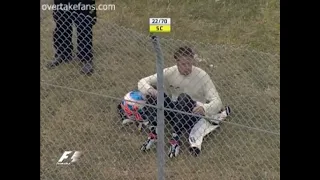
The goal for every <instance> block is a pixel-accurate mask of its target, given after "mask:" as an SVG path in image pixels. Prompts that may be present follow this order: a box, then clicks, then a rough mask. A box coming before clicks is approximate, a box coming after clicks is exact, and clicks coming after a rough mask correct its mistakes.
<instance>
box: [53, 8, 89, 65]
mask: <svg viewBox="0 0 320 180" xmlns="http://www.w3.org/2000/svg"><path fill="white" fill-rule="evenodd" d="M53 19H54V21H55V23H56V27H55V29H54V34H53V45H54V48H55V58H57V59H59V60H66V61H67V60H71V59H72V57H73V56H72V52H73V44H72V27H73V26H72V25H73V23H74V24H75V26H76V29H77V45H78V46H77V51H78V52H77V57H78V58H79V59H80V60H81V61H86V62H90V61H92V58H93V52H92V27H93V19H92V18H91V17H89V16H85V15H83V14H81V13H77V12H75V11H73V12H71V11H64V10H56V11H54V12H53Z"/></svg>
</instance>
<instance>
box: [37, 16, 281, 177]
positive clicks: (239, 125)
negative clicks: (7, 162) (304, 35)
mask: <svg viewBox="0 0 320 180" xmlns="http://www.w3.org/2000/svg"><path fill="white" fill-rule="evenodd" d="M77 21H84V20H83V19H81V18H78V16H76V18H74V19H73V20H72V21H70V22H71V23H70V25H73V23H74V25H75V26H78V27H79V22H77ZM65 23H66V21H63V23H62V26H63V28H60V29H59V32H58V34H59V35H58V36H57V37H55V38H54V37H53V33H52V32H53V30H54V29H55V28H56V25H55V22H54V20H53V18H52V16H46V17H44V18H42V19H41V62H40V64H41V67H40V71H41V86H40V88H41V96H40V99H41V157H40V158H41V178H42V179H50V180H52V179H59V180H62V179H90V180H91V179H157V176H158V174H159V173H158V170H159V169H161V170H164V174H163V176H164V177H165V178H166V179H175V180H178V179H201V180H203V179H219V180H221V179H226V180H230V179H280V117H279V115H280V95H279V84H280V80H279V79H280V77H279V76H280V73H279V71H280V65H279V64H280V62H279V61H280V60H279V56H277V55H271V54H267V53H261V52H254V51H250V50H246V49H238V48H234V47H227V46H218V45H210V44H201V43H197V42H186V41H180V40H174V39H166V38H161V39H160V41H159V42H160V45H159V46H160V47H161V51H162V55H163V56H160V55H159V54H157V53H156V51H155V49H154V46H153V43H152V39H151V38H150V36H148V35H145V34H140V33H137V32H135V31H132V30H130V29H126V28H124V27H121V26H118V25H116V24H113V23H108V21H107V20H103V19H99V23H97V24H96V25H95V26H94V28H93V46H92V54H93V59H91V58H88V59H85V57H86V55H88V54H90V52H89V51H88V49H86V48H82V49H81V48H80V51H82V53H83V54H84V56H81V55H80V56H79V48H78V51H77V48H76V47H77V45H78V46H79V44H80V46H81V45H84V44H85V45H87V44H86V43H87V42H88V39H87V40H83V39H82V38H83V37H81V36H78V41H77V36H74V37H73V38H70V37H69V39H70V41H72V42H73V45H72V46H71V45H70V44H71V43H70V41H69V40H66V36H69V35H68V33H67V28H66V27H65V26H66V24H65ZM80 24H81V23H80ZM86 24H88V23H86ZM68 27H70V26H68ZM84 29H85V28H78V29H77V28H73V29H72V31H69V34H70V33H72V32H73V34H76V33H75V31H77V30H78V32H79V34H80V35H81V34H82V36H84V33H83V32H84ZM56 30H57V29H56ZM61 31H63V32H61ZM86 33H88V32H86ZM85 36H86V37H87V34H86V35H85ZM53 39H55V40H56V41H59V42H60V45H57V44H55V45H54V42H53ZM79 39H80V40H79ZM81 39H82V41H81ZM67 44H69V46H67ZM54 46H55V47H57V46H59V47H61V51H60V54H63V53H66V54H68V53H73V50H74V51H76V52H78V53H75V54H72V56H70V57H71V58H69V59H67V58H66V59H67V61H68V63H64V62H63V60H62V63H61V62H59V63H56V64H55V65H57V66H56V67H55V68H53V67H52V60H53V59H54V57H56V58H59V57H61V56H57V55H55V51H54V48H53V47H54ZM181 46H189V47H191V48H192V49H193V51H194V52H195V53H196V57H195V62H196V63H195V66H197V67H199V68H201V69H203V70H204V71H206V72H207V73H208V74H209V76H210V78H211V79H212V81H213V83H214V86H215V87H216V90H217V91H218V93H219V96H220V98H221V100H222V103H223V104H224V105H229V106H230V107H231V114H230V116H228V117H227V118H226V119H225V120H224V121H223V122H222V123H221V124H220V128H217V129H215V130H214V131H212V132H211V133H209V134H207V135H206V136H205V137H204V139H203V142H202V143H201V153H200V154H199V156H197V157H195V156H194V155H193V154H192V153H190V152H189V146H190V141H191V144H192V139H191V140H189V139H188V138H189V136H188V132H182V134H181V135H180V138H179V141H177V142H181V144H179V145H180V146H179V147H180V151H179V155H178V156H177V157H173V158H169V156H168V152H169V149H170V147H171V146H172V145H173V144H174V141H170V140H172V134H173V132H175V130H174V129H175V128H174V127H173V126H175V125H176V124H175V125H172V123H171V121H169V120H168V113H167V112H169V111H168V109H165V114H164V115H165V117H166V118H165V126H164V127H165V129H164V132H165V137H164V142H165V147H164V149H165V152H164V153H163V154H162V155H163V156H158V157H164V158H165V161H160V162H162V163H165V165H164V169H162V168H161V167H159V161H157V153H156V149H157V148H156V145H154V146H152V147H151V149H150V150H148V151H142V149H141V148H142V147H143V146H142V145H143V143H144V142H145V141H146V140H147V139H148V137H151V136H148V133H149V132H150V131H149V129H148V128H147V127H150V126H151V125H152V124H151V123H149V124H148V125H147V126H146V127H143V128H142V131H138V128H137V126H135V125H133V124H129V125H128V124H126V125H124V124H123V121H122V119H121V117H120V116H119V111H118V106H119V105H120V103H121V102H122V100H123V98H124V96H125V95H126V94H127V93H128V92H130V91H132V90H135V89H137V88H138V82H139V80H141V79H142V78H144V77H147V76H150V75H152V74H155V73H156V62H157V61H156V57H161V59H164V67H165V68H167V67H171V66H174V65H175V64H176V60H175V59H174V53H175V51H176V50H177V49H178V48H179V47H181ZM59 47H57V48H59ZM66 47H72V48H73V49H72V48H71V49H70V48H66ZM84 47H87V46H84ZM68 50H69V51H68ZM80 54H81V52H80ZM88 57H90V56H88ZM81 58H84V59H81ZM69 60H72V61H69ZM79 60H82V63H79V62H81V61H79ZM91 60H92V62H93V69H94V71H93V73H92V74H91V75H86V74H83V73H82V74H81V73H80V72H81V70H83V67H84V66H85V65H86V63H88V62H90V63H91ZM83 62H84V63H83ZM48 63H49V64H48ZM50 63H51V64H50ZM185 66H187V65H186V64H185ZM48 67H51V68H48ZM170 78H171V79H175V77H170ZM177 78H178V77H177ZM201 79H202V78H199V76H198V79H196V80H197V82H199V84H198V83H195V82H194V81H195V80H193V79H183V80H181V87H188V85H189V86H190V85H191V84H193V83H195V84H194V86H192V87H193V88H194V89H183V88H181V89H180V90H176V91H177V92H181V93H183V92H192V91H193V90H194V91H195V92H199V94H198V95H199V98H201V97H202V96H205V89H206V87H207V85H206V84H207V82H205V83H203V84H201V82H200V81H202V80H201ZM185 81H187V82H185ZM166 82H167V81H166V80H165V81H164V83H165V88H164V90H165V93H168V94H169V95H170V92H167V91H166V90H167V89H170V88H171V89H172V88H173V89H174V88H177V87H170V84H168V85H169V86H167V85H166ZM175 82H176V81H175ZM183 84H184V85H183ZM209 94H210V93H209ZM192 98H193V97H192ZM197 98H198V97H197ZM197 98H195V99H197ZM127 102H130V101H127ZM177 102H180V103H181V101H174V103H177ZM203 103H206V102H203ZM122 105H123V106H122V108H129V110H131V112H136V111H134V109H130V108H132V107H131V106H130V103H129V104H125V103H124V104H122ZM153 105H157V103H155V104H153ZM178 105H180V108H177V107H178ZM178 105H175V106H174V107H173V108H175V110H181V111H182V110H183V108H181V107H182V106H183V105H181V104H178ZM187 105H188V103H187ZM134 107H136V106H134ZM134 107H133V108H134ZM145 107H151V108H142V110H141V111H139V110H140V109H139V107H138V109H139V110H138V112H139V113H140V114H142V116H141V117H142V119H145V117H148V118H149V120H150V118H151V119H152V118H154V119H157V118H156V116H157V114H155V116H154V113H153V114H152V113H150V111H151V110H152V109H153V108H152V107H155V106H152V103H151V105H149V104H148V103H147V104H146V106H145ZM166 107H167V108H168V107H169V106H166ZM188 107H189V105H188ZM169 108H170V107H169ZM209 109H210V108H209ZM153 110H154V109H153ZM189 110H190V109H189ZM143 111H149V114H148V115H145V113H146V112H143ZM170 112H173V111H170ZM174 112H176V114H175V116H174V117H175V118H171V119H173V121H174V122H182V121H188V120H186V118H187V117H186V116H183V115H182V114H181V112H180V114H179V113H178V112H179V111H174ZM187 112H188V110H187ZM188 113H192V111H190V112H188ZM219 113H220V112H219ZM169 114H170V113H169ZM220 114H221V113H220ZM124 115H128V114H125V113H124ZM189 115H190V114H189ZM188 117H189V116H188ZM196 117H198V116H196ZM169 119H170V118H169ZM194 119H196V120H194ZM209 119H212V118H209ZM158 120H159V119H158ZM193 120H194V121H196V122H198V121H199V118H193ZM155 121H156V120H155ZM209 121H210V120H206V121H205V122H206V123H209ZM158 125H159V124H158ZM212 126H214V127H216V126H215V122H213V123H212V122H210V124H208V125H207V126H206V127H209V128H212ZM181 127H182V128H185V127H184V126H181ZM191 128H192V127H191ZM211 130H212V129H211ZM153 133H155V131H153ZM158 133H159V132H158ZM151 134H152V133H151ZM196 134H197V133H196ZM200 134H201V135H203V134H204V132H202V133H200ZM159 136H160V135H159V134H158V139H161V137H159ZM174 140H176V139H174ZM169 142H170V143H171V144H170V143H169ZM158 144H159V143H158ZM198 144H199V143H198ZM158 146H159V145H158ZM175 147H176V146H175ZM193 150H194V151H193V153H194V152H198V150H197V149H196V148H194V149H193ZM65 151H80V152H81V153H82V155H81V156H80V157H79V158H78V161H77V162H75V163H72V164H70V165H69V166H68V165H57V162H58V160H59V159H60V157H61V156H62V155H63V153H64V152H65ZM67 157H68V156H66V159H68V158H67ZM64 162H68V161H64ZM160 173H162V171H160Z"/></svg>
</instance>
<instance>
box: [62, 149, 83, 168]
mask: <svg viewBox="0 0 320 180" xmlns="http://www.w3.org/2000/svg"><path fill="white" fill-rule="evenodd" d="M80 156H81V152H80V151H65V152H64V153H63V154H62V156H61V157H60V159H59V161H58V162H57V165H70V164H71V163H74V162H77V161H78V159H79V157H80Z"/></svg>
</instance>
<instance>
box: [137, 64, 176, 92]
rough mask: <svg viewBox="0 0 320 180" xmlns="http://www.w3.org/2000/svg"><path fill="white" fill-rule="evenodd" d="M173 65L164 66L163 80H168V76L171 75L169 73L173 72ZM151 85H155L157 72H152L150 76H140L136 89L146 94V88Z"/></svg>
mask: <svg viewBox="0 0 320 180" xmlns="http://www.w3.org/2000/svg"><path fill="white" fill-rule="evenodd" d="M173 69H174V67H170V68H165V69H164V70H163V77H164V82H165V81H167V80H168V78H169V77H170V76H171V73H172V72H173V71H172V70H173ZM152 86H154V87H156V86H157V74H153V75H151V76H148V77H145V78H142V79H141V80H140V81H139V82H138V90H139V91H140V92H142V93H143V94H148V90H149V89H150V88H152Z"/></svg>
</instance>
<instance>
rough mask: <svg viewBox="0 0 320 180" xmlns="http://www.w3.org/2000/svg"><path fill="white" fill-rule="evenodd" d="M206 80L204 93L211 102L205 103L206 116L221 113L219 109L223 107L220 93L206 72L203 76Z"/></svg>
mask: <svg viewBox="0 0 320 180" xmlns="http://www.w3.org/2000/svg"><path fill="white" fill-rule="evenodd" d="M203 80H204V94H205V99H206V100H207V101H208V102H209V103H206V104H204V105H203V108H204V110H205V112H206V116H211V115H214V114H217V113H219V111H220V110H221V109H222V107H223V105H222V101H221V99H220V97H219V93H218V91H217V89H216V87H215V86H214V84H213V82H212V80H211V78H210V76H209V75H208V74H206V75H205V76H204V77H203Z"/></svg>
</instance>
